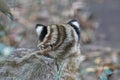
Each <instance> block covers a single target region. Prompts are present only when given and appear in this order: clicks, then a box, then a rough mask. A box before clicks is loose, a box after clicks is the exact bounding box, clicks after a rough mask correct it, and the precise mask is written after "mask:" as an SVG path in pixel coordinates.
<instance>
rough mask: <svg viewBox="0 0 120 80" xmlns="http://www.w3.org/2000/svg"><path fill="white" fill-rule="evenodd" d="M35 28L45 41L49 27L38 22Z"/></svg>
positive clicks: (40, 38) (41, 39)
mask: <svg viewBox="0 0 120 80" xmlns="http://www.w3.org/2000/svg"><path fill="white" fill-rule="evenodd" d="M35 29H36V33H37V35H38V36H39V40H40V41H43V39H44V38H45V36H46V34H47V27H46V26H45V25H42V24H37V25H36V26H35Z"/></svg>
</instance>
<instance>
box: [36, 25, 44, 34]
mask: <svg viewBox="0 0 120 80" xmlns="http://www.w3.org/2000/svg"><path fill="white" fill-rule="evenodd" d="M42 30H43V26H38V27H37V28H36V33H37V35H38V36H39V35H40V34H41V32H42Z"/></svg>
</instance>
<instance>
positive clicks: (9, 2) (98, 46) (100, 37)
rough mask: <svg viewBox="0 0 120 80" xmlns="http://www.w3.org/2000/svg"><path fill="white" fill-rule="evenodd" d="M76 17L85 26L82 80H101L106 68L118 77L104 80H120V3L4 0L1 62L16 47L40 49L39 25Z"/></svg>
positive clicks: (104, 0)
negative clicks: (38, 44)
mask: <svg viewBox="0 0 120 80" xmlns="http://www.w3.org/2000/svg"><path fill="white" fill-rule="evenodd" d="M73 18H75V19H77V20H78V21H79V23H80V25H81V51H82V55H83V59H82V61H83V63H82V66H81V69H82V70H81V71H80V74H81V77H82V80H88V79H89V80H93V79H94V80H98V77H99V75H102V74H103V72H104V67H107V69H108V68H109V69H112V70H113V71H114V74H113V75H112V77H108V76H105V75H104V76H102V78H100V79H101V80H108V79H110V80H120V77H119V75H120V70H119V69H120V43H119V41H120V36H119V30H120V27H119V26H120V19H119V18H120V1H119V0H0V56H1V57H0V61H2V60H3V57H8V56H9V55H10V54H12V53H13V51H14V50H15V48H35V47H36V45H37V41H38V38H37V36H36V33H35V28H34V27H35V25H36V24H37V23H41V24H45V25H50V24H60V23H66V22H67V21H69V20H70V19H73ZM91 73H92V74H91ZM104 77H105V78H106V79H104ZM107 77H108V78H107Z"/></svg>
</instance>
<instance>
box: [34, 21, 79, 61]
mask: <svg viewBox="0 0 120 80" xmlns="http://www.w3.org/2000/svg"><path fill="white" fill-rule="evenodd" d="M35 28H36V32H37V35H38V36H39V43H38V46H37V47H38V48H39V49H40V53H41V54H42V55H46V56H49V57H52V58H57V59H66V58H67V57H69V56H71V55H74V53H80V25H79V23H78V22H77V20H71V21H69V22H68V23H65V24H54V25H50V26H45V25H42V24H37V25H36V27H35Z"/></svg>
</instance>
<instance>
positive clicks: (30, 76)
mask: <svg viewBox="0 0 120 80" xmlns="http://www.w3.org/2000/svg"><path fill="white" fill-rule="evenodd" d="M34 53H36V52H34V51H33V50H30V49H28V50H27V49H26V50H24V49H21V50H18V51H15V52H14V54H12V55H10V56H9V57H8V58H4V59H2V57H1V59H2V61H1V62H0V80H78V79H77V78H78V68H79V63H80V55H79V54H77V53H75V55H73V56H72V57H70V58H68V59H66V60H64V61H61V62H58V67H59V70H58V71H57V66H56V61H55V60H54V59H50V58H48V57H45V56H42V55H39V56H38V55H33V56H31V57H28V56H29V55H30V54H34ZM24 58H25V59H24ZM23 59H24V60H23ZM58 78H59V79H58Z"/></svg>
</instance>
